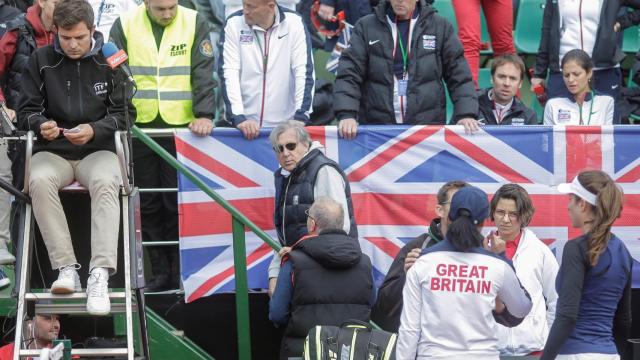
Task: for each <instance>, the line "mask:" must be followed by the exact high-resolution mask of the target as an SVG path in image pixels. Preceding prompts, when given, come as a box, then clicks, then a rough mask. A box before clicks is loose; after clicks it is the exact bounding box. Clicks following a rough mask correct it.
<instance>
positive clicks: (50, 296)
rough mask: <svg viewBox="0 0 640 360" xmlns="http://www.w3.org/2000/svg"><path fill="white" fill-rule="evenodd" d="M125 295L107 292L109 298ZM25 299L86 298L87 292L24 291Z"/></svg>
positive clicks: (124, 295) (121, 297) (123, 293)
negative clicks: (53, 292)
mask: <svg viewBox="0 0 640 360" xmlns="http://www.w3.org/2000/svg"><path fill="white" fill-rule="evenodd" d="M125 297H126V293H125V292H121V291H116V292H109V298H110V299H124V298H125ZM25 299H26V300H32V301H37V300H68V299H74V300H81V299H85V300H86V299H87V294H86V293H84V292H78V293H71V294H64V295H59V294H52V293H26V294H25Z"/></svg>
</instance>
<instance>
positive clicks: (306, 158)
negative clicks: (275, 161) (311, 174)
mask: <svg viewBox="0 0 640 360" xmlns="http://www.w3.org/2000/svg"><path fill="white" fill-rule="evenodd" d="M314 150H317V151H314ZM323 151H324V146H322V144H320V143H319V142H317V141H314V142H312V143H311V146H309V151H307V153H306V154H304V156H303V157H302V159H300V162H298V164H297V165H296V167H295V168H293V170H292V171H291V172H289V171H287V170H285V169H284V168H282V167H281V168H280V175H282V176H284V177H289V176H290V175H291V174H293V173H297V172H298V171H300V169H304V168H305V167H306V166H307V164H308V163H309V162H310V161H311V160H312V159H313V158H315V157H316V156H318V154H320V153H322V152H323Z"/></svg>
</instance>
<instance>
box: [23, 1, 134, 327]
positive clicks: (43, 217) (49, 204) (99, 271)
mask: <svg viewBox="0 0 640 360" xmlns="http://www.w3.org/2000/svg"><path fill="white" fill-rule="evenodd" d="M93 17H94V15H93V10H92V9H91V5H89V3H87V2H86V1H84V0H63V1H61V2H60V3H58V5H57V6H56V9H55V11H54V13H53V23H54V25H55V26H56V27H57V29H58V32H57V37H56V39H55V41H54V43H53V44H52V45H48V46H44V47H42V48H39V49H37V50H36V52H35V53H34V54H33V55H32V56H31V58H30V59H29V63H28V65H27V69H26V70H25V73H24V75H23V77H22V79H23V80H22V85H23V96H22V99H21V103H20V106H19V119H20V121H21V123H22V124H24V125H23V126H24V127H28V129H29V130H31V131H34V132H35V135H36V136H37V142H36V143H35V145H34V150H33V152H34V155H33V158H32V159H31V170H30V178H29V182H28V184H29V191H30V195H31V199H32V204H33V212H34V216H35V219H36V221H37V223H38V226H39V228H40V232H41V233H42V237H43V239H44V242H45V245H46V247H47V251H48V252H49V259H50V261H51V265H52V267H53V269H58V271H59V274H58V279H57V280H56V281H54V282H53V284H52V285H51V292H52V293H54V294H68V293H73V292H80V291H81V289H82V288H81V285H80V279H79V276H78V271H77V270H78V269H79V268H80V265H79V264H78V261H77V260H76V257H75V254H74V251H73V246H72V243H71V236H70V233H69V227H68V225H67V221H66V218H65V214H64V211H63V208H62V205H61V202H60V197H59V194H58V191H59V190H60V189H62V188H63V187H65V186H67V185H69V184H71V183H73V182H74V180H75V181H78V182H79V183H80V184H81V185H83V186H84V187H86V188H87V189H88V191H89V195H90V196H91V254H92V256H91V261H90V268H89V277H88V280H87V290H86V292H87V312H88V313H89V314H92V315H106V314H108V313H109V312H110V309H111V306H110V302H109V295H108V283H107V282H108V279H109V276H110V275H113V274H114V273H115V271H116V265H117V253H118V231H119V226H120V203H119V194H120V186H121V184H122V179H121V175H120V170H119V164H118V157H117V156H116V154H115V144H114V133H115V131H117V130H119V129H124V128H125V99H124V98H123V91H122V90H123V89H122V86H125V84H124V79H125V76H124V75H123V74H118V73H117V72H116V70H113V69H111V67H109V65H108V64H107V61H106V59H105V57H104V55H103V54H102V52H101V49H102V45H103V37H102V34H100V33H99V32H97V31H95V27H94V25H93V24H94V22H93V20H94V19H93ZM126 101H129V100H126ZM128 106H129V113H130V114H129V115H130V116H131V118H132V119H133V118H135V110H134V108H133V105H131V103H129V104H128Z"/></svg>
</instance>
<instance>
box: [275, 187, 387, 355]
mask: <svg viewBox="0 0 640 360" xmlns="http://www.w3.org/2000/svg"><path fill="white" fill-rule="evenodd" d="M343 211H344V210H343V209H342V206H341V205H340V203H338V202H336V201H335V200H332V199H330V198H328V197H320V198H318V199H316V200H315V202H314V203H313V205H311V207H310V208H309V210H308V211H307V228H308V229H309V235H307V236H304V237H303V238H301V239H300V240H299V241H298V242H297V243H295V244H294V245H293V246H292V247H291V252H290V253H288V254H287V255H285V256H284V257H283V264H282V268H281V269H280V274H278V282H277V285H276V289H275V292H274V294H273V297H272V298H271V302H270V303H269V319H271V321H273V322H274V323H275V324H276V326H286V330H285V333H284V338H283V340H282V346H281V348H280V358H281V359H287V358H288V357H297V356H302V350H303V346H304V339H305V337H306V336H307V333H308V332H309V330H311V328H313V327H314V326H315V325H319V324H322V325H335V326H339V325H340V324H342V323H343V322H345V321H346V320H349V319H358V320H361V321H366V322H368V321H369V314H370V312H371V307H372V306H373V303H374V302H375V287H374V284H373V275H372V273H371V260H369V257H368V256H367V255H365V254H363V253H362V251H361V250H360V244H359V243H358V240H357V239H355V238H353V237H350V236H349V235H347V233H345V232H344V230H342V225H343V222H344V213H343ZM318 314H322V317H321V318H320V317H319V316H318Z"/></svg>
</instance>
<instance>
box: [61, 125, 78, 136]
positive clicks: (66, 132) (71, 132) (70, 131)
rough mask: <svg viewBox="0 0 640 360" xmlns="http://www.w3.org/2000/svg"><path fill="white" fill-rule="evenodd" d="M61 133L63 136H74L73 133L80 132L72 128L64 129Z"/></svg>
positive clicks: (76, 128)
mask: <svg viewBox="0 0 640 360" xmlns="http://www.w3.org/2000/svg"><path fill="white" fill-rule="evenodd" d="M63 132H64V133H65V134H75V133H79V132H80V128H78V127H74V128H71V129H64V130H63Z"/></svg>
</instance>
